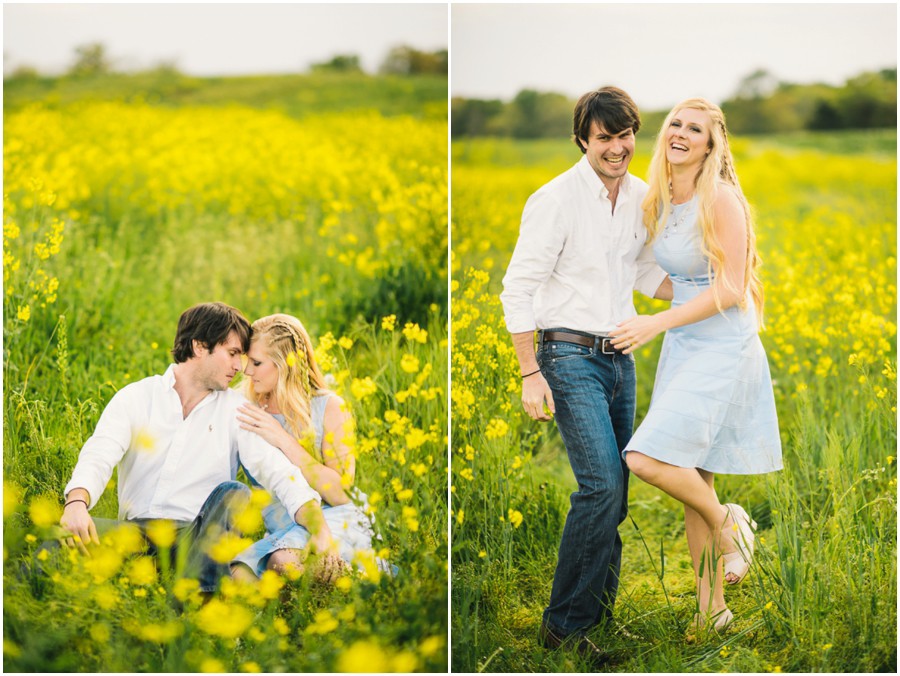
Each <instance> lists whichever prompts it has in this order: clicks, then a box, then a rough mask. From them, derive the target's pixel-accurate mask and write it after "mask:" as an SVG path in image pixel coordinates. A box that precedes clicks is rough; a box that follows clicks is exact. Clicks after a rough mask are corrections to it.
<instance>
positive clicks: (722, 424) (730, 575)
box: [612, 99, 782, 634]
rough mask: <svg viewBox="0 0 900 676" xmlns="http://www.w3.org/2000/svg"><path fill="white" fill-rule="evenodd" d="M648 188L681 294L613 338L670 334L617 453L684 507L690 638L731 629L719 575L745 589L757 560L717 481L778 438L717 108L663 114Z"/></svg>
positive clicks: (775, 458) (758, 291)
mask: <svg viewBox="0 0 900 676" xmlns="http://www.w3.org/2000/svg"><path fill="white" fill-rule="evenodd" d="M649 184H650V187H649V191H648V193H647V196H646V198H645V199H644V202H643V204H642V207H643V209H644V225H645V226H646V227H647V230H648V231H649V235H650V238H653V242H654V243H653V251H654V254H655V256H656V259H657V262H658V263H659V264H660V266H662V267H663V268H664V269H665V270H666V271H667V272H668V273H669V277H670V278H671V280H672V284H673V288H674V300H673V301H672V306H671V307H670V308H669V309H668V310H665V311H664V312H660V313H658V314H655V315H650V316H637V317H633V318H632V319H629V320H627V321H624V322H621V323H620V324H619V325H618V328H617V329H616V330H615V331H613V332H612V335H615V336H616V339H615V341H614V343H615V344H616V345H617V346H618V347H621V348H624V352H625V353H631V352H633V351H634V350H635V349H637V348H638V347H639V346H641V345H644V344H646V343H647V342H648V341H650V340H652V339H653V338H654V337H655V336H656V335H658V334H659V333H661V332H662V331H666V332H667V333H666V337H665V340H664V342H663V349H662V354H661V355H660V360H659V366H658V370H657V374H656V383H655V385H654V391H653V398H652V401H651V404H650V410H649V412H648V413H647V417H646V418H645V419H644V421H643V423H642V424H641V426H640V427H639V428H638V430H637V431H636V432H635V434H634V436H633V437H632V439H631V441H629V442H628V444H627V445H626V447H625V451H624V452H623V455H624V456H625V461H626V463H627V464H628V467H629V469H630V470H631V471H632V472H633V473H634V474H636V475H637V476H638V477H640V478H641V479H643V480H644V481H647V482H648V483H650V484H652V485H654V486H656V487H658V488H660V489H662V490H663V491H665V492H666V493H668V494H669V495H671V496H672V497H674V498H675V499H676V500H679V501H680V502H682V503H683V504H684V521H685V531H686V534H687V539H688V546H689V548H690V551H691V558H692V559H693V563H694V572H695V574H696V585H697V601H698V613H697V615H696V616H695V618H694V623H693V628H692V631H691V632H689V634H693V633H695V632H696V631H697V630H699V629H701V628H709V627H710V626H711V627H712V628H714V629H715V630H722V629H724V627H725V626H726V625H727V624H728V623H729V622H731V620H732V619H733V615H732V613H731V611H730V610H729V609H728V608H727V606H726V605H725V597H724V592H723V586H722V581H723V579H724V581H725V582H727V583H728V584H737V583H739V582H740V581H741V580H742V579H743V578H744V576H745V575H746V574H747V571H748V570H749V567H750V560H751V558H752V555H753V543H754V533H753V530H754V528H755V527H756V524H755V523H754V522H753V521H752V519H751V518H750V517H749V516H748V514H747V513H746V511H745V510H744V509H743V508H742V507H740V506H738V505H730V504H726V505H723V504H721V503H720V502H719V498H718V496H717V495H716V491H715V488H714V487H713V479H714V476H715V475H716V474H762V473H765V472H772V471H775V470H778V469H781V466H782V465H781V442H780V439H779V434H778V419H777V416H776V412H775V399H774V395H773V392H772V382H771V378H770V376H769V366H768V363H767V361H766V355H765V352H764V350H763V347H762V343H761V342H760V340H759V336H758V332H759V329H760V327H761V325H762V308H763V293H762V286H761V284H760V280H759V276H758V274H757V269H758V267H759V264H760V261H759V257H758V256H757V252H756V237H755V234H754V231H753V224H752V221H751V218H750V209H749V206H748V204H747V200H746V199H745V198H744V195H743V193H742V191H741V187H740V184H739V183H738V179H737V175H736V173H735V170H734V163H733V160H732V156H731V151H730V149H729V147H728V137H727V131H726V129H725V118H724V116H723V114H722V111H721V110H720V109H719V108H718V106H716V105H714V104H712V103H710V102H708V101H706V100H704V99H689V100H687V101H684V102H682V103H680V104H679V105H678V106H676V107H675V108H674V109H673V110H672V112H670V113H669V115H668V116H667V117H666V120H665V122H664V123H663V127H662V130H661V131H660V134H659V137H658V138H657V141H656V148H655V151H654V155H653V159H652V161H651V167H650V176H649ZM718 554H720V555H721V556H719V555H718Z"/></svg>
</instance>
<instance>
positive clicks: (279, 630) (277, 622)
mask: <svg viewBox="0 0 900 676" xmlns="http://www.w3.org/2000/svg"><path fill="white" fill-rule="evenodd" d="M272 628H273V629H274V630H275V633H276V634H278V635H280V636H287V635H288V634H290V633H291V628H290V627H289V626H288V623H287V622H285V621H284V618H283V617H276V618H275V619H274V620H272Z"/></svg>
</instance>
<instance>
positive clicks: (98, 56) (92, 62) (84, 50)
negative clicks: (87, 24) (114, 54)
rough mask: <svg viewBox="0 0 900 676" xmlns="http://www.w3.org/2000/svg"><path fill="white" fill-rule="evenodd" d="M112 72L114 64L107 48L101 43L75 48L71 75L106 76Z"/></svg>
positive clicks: (70, 70) (70, 69)
mask: <svg viewBox="0 0 900 676" xmlns="http://www.w3.org/2000/svg"><path fill="white" fill-rule="evenodd" d="M111 71H112V62H111V61H110V60H109V57H108V56H107V53H106V47H104V46H103V45H102V44H101V43H99V42H93V43H91V44H89V45H81V46H80V47H76V48H75V61H74V62H73V63H72V66H71V68H69V74H70V75H82V76H83V75H105V74H107V73H109V72H111Z"/></svg>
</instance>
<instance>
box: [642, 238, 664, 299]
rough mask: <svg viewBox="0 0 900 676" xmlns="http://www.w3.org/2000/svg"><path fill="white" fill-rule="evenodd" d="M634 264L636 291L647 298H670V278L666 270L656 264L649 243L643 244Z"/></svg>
mask: <svg viewBox="0 0 900 676" xmlns="http://www.w3.org/2000/svg"><path fill="white" fill-rule="evenodd" d="M634 264H635V266H636V267H637V271H636V274H635V279H634V288H635V290H636V291H640V292H641V293H642V294H644V295H645V296H647V297H648V298H658V299H659V300H672V280H670V279H669V276H668V275H667V274H666V271H665V270H663V269H662V268H661V267H659V265H657V263H656V257H655V256H654V255H653V246H652V245H651V244H650V243H647V244H644V247H643V248H642V249H641V252H640V253H639V254H638V257H637V259H636V260H635V261H634Z"/></svg>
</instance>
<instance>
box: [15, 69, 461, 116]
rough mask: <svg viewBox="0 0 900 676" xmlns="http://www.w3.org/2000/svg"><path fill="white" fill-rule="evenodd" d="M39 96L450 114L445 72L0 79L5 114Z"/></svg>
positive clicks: (55, 101) (55, 100) (64, 100)
mask: <svg viewBox="0 0 900 676" xmlns="http://www.w3.org/2000/svg"><path fill="white" fill-rule="evenodd" d="M37 101H40V102H42V103H44V104H48V105H52V106H60V105H67V104H70V103H74V102H80V101H122V102H135V101H142V102H147V103H151V104H153V105H162V106H224V105H234V104H240V105H249V106H252V107H254V108H261V109H263V108H264V109H276V110H280V111H282V112H284V113H286V114H288V115H290V116H292V117H305V116H307V115H310V114H316V115H320V114H323V113H344V112H356V111H365V110H376V111H378V112H380V113H381V114H383V115H415V116H417V117H422V118H429V119H442V120H446V119H447V78H446V77H439V76H434V75H414V76H408V77H401V76H395V75H367V74H365V73H313V74H304V75H299V74H298V75H247V76H240V77H193V76H188V75H182V74H180V73H177V72H172V71H168V70H158V71H148V72H144V73H136V74H124V73H123V74H110V75H100V76H85V77H72V76H67V77H20V78H14V79H7V80H5V81H4V83H3V108H4V111H6V112H12V111H14V110H19V109H21V108H22V107H23V106H27V105H30V104H33V103H35V102H37Z"/></svg>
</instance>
